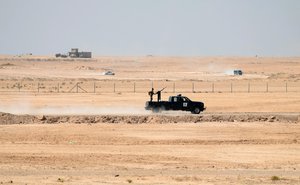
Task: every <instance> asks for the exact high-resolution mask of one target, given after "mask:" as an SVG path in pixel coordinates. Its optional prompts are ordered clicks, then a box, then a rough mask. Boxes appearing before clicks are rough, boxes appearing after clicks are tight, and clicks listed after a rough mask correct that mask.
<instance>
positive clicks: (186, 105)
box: [181, 97, 190, 110]
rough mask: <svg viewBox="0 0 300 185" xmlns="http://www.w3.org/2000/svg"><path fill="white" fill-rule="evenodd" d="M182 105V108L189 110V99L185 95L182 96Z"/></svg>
mask: <svg viewBox="0 0 300 185" xmlns="http://www.w3.org/2000/svg"><path fill="white" fill-rule="evenodd" d="M181 106H182V107H181V110H188V107H189V106H190V105H189V101H188V100H187V99H186V98H185V97H182V103H181Z"/></svg>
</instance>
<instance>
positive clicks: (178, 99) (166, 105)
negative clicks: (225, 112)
mask: <svg viewBox="0 0 300 185" xmlns="http://www.w3.org/2000/svg"><path fill="white" fill-rule="evenodd" d="M145 109H146V110H152V111H153V112H161V111H168V110H181V111H190V112H191V113H193V114H199V113H200V112H202V111H204V110H205V107H204V103H203V102H197V101H192V100H190V99H189V98H187V97H185V96H181V94H179V95H177V96H170V97H169V101H160V100H158V101H147V102H146V106H145Z"/></svg>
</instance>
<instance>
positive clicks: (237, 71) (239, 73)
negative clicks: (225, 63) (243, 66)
mask: <svg viewBox="0 0 300 185" xmlns="http://www.w3.org/2000/svg"><path fill="white" fill-rule="evenodd" d="M233 74H234V75H243V71H242V70H240V69H235V70H233Z"/></svg>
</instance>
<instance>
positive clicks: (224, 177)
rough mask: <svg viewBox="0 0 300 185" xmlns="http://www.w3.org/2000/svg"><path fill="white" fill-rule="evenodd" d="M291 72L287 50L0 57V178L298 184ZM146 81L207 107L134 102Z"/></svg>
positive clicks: (297, 66) (294, 61)
mask: <svg viewBox="0 0 300 185" xmlns="http://www.w3.org/2000/svg"><path fill="white" fill-rule="evenodd" d="M234 69H241V70H243V72H244V74H243V75H242V76H234V75H233V72H232V71H233V70H234ZM109 70H110V71H113V72H114V73H115V75H110V76H107V75H104V73H105V72H106V71H109ZM299 71H300V58H298V57H282V58H279V57H277V58H273V57H159V56H140V57H94V58H93V59H70V58H66V59H61V58H54V57H50V56H8V55H2V56H0V112H1V113H0V146H1V147H0V183H1V184H12V183H13V184H300V126H299V124H300V72H299ZM152 87H153V88H154V89H155V90H158V89H162V88H165V90H164V91H163V93H162V98H163V99H164V100H166V99H167V98H168V96H171V95H175V94H179V93H181V94H183V95H185V96H187V97H189V98H190V99H192V100H197V101H203V102H204V103H205V106H206V108H207V109H206V110H205V111H204V112H202V113H201V114H199V115H192V114H190V113H189V112H175V111H171V112H167V111H163V112H162V113H158V114H157V113H152V112H148V111H145V110H144V106H145V101H147V100H149V97H148V95H147V92H148V91H149V90H150V89H151V88H152Z"/></svg>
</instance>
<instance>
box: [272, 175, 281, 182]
mask: <svg viewBox="0 0 300 185" xmlns="http://www.w3.org/2000/svg"><path fill="white" fill-rule="evenodd" d="M271 180H272V181H278V180H280V178H279V177H278V176H275V175H274V176H272V177H271Z"/></svg>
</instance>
